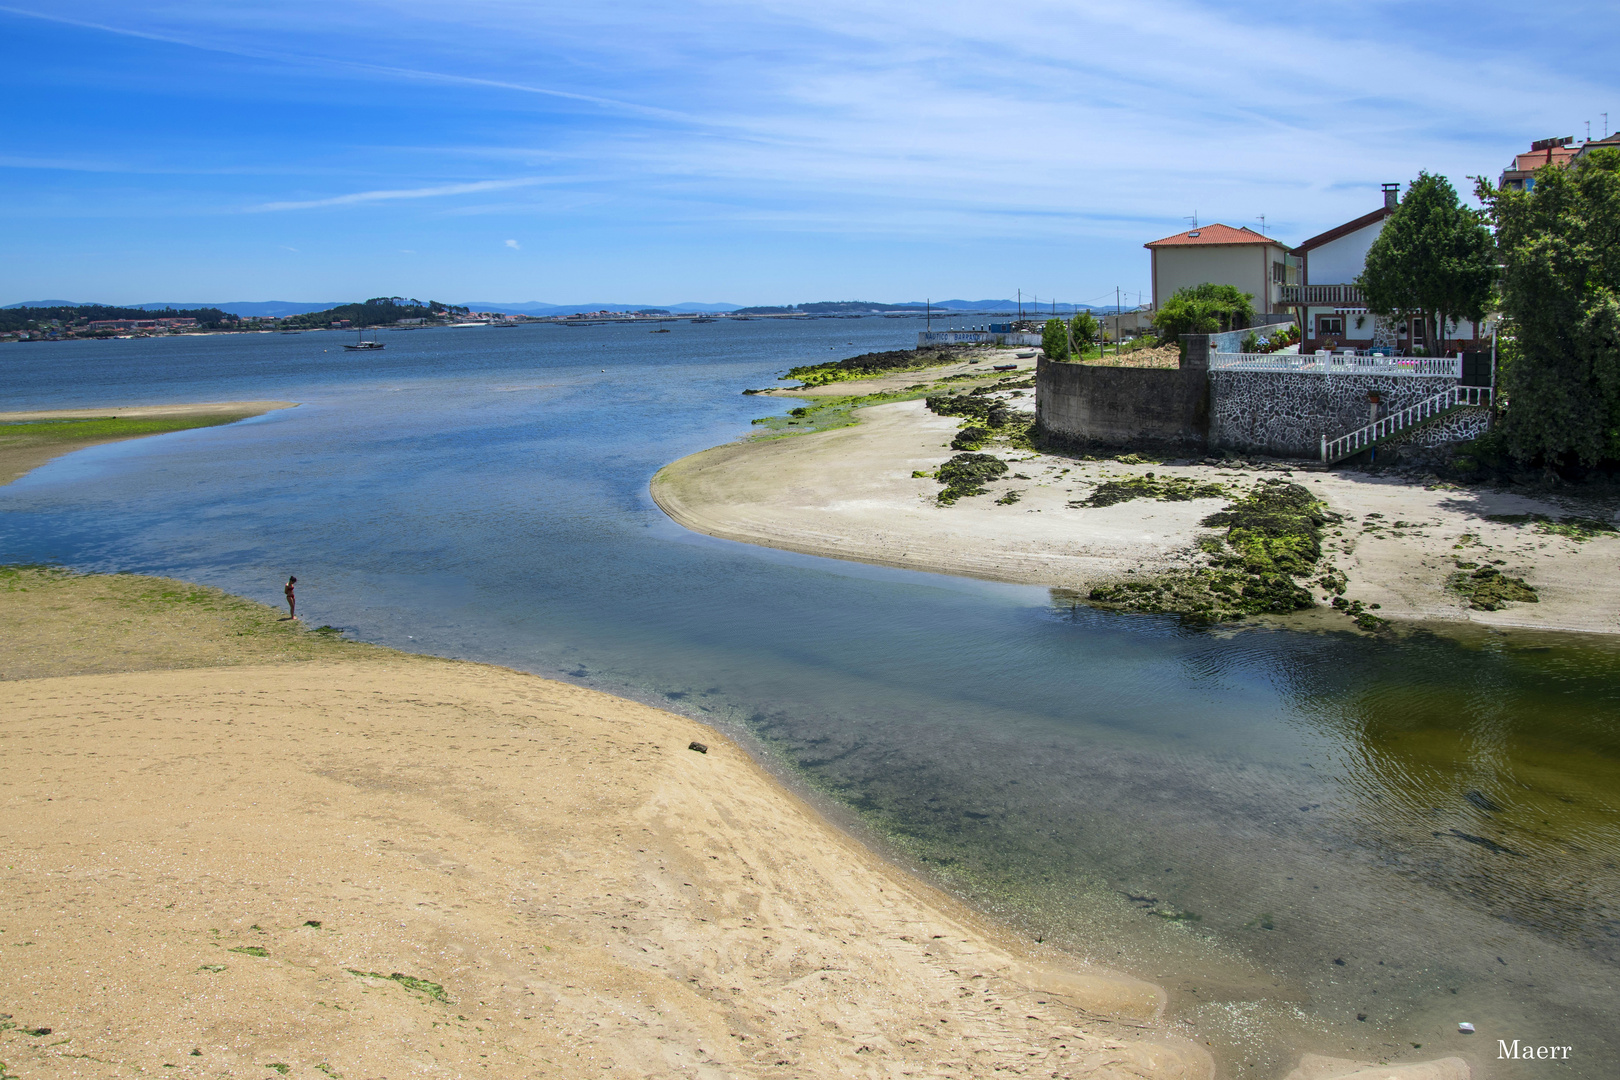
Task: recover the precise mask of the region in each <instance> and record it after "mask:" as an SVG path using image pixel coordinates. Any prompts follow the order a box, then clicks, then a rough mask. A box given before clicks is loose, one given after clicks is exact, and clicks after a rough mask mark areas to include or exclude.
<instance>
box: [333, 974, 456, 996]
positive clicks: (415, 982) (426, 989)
mask: <svg viewBox="0 0 1620 1080" xmlns="http://www.w3.org/2000/svg"><path fill="white" fill-rule="evenodd" d="M344 970H345V971H347V972H348V973H349V974H350V975H353V976H355V977H356V978H360V979H387V980H389V981H391V982H397V983H399V985H401V986H403V987H404V988H405V989H407V990H415V991H416V992H417V993H420V994H426V995H427V996H428V997H430V998H432V999H433V1000H434V1001H437V1002H441V1003H442V1004H445V1005H449V1004H450V998H449V997H448V996H447V995H446V994H445V992H444V986H443V985H441V984H440V983H436V982H428V981H427V980H426V979H418V978H417V977H416V976H414V975H404V974H401V973H400V972H398V971H396V972H394V973H393V974H392V975H384V974H383V973H382V972H380V971H360V970H358V969H357V968H345V969H344Z"/></svg>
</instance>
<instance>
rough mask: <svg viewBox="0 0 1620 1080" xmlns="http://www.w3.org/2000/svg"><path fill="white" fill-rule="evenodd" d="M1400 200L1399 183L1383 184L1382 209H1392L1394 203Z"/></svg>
mask: <svg viewBox="0 0 1620 1080" xmlns="http://www.w3.org/2000/svg"><path fill="white" fill-rule="evenodd" d="M1400 201H1401V185H1399V184H1385V185H1384V209H1385V210H1393V209H1395V204H1396V203H1398V202H1400Z"/></svg>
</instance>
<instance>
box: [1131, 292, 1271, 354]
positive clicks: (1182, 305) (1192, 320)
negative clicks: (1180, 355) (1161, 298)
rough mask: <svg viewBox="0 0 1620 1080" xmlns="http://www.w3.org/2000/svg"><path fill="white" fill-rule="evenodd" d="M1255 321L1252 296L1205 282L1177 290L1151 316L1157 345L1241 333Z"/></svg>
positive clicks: (1251, 294)
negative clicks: (1223, 332) (1189, 336)
mask: <svg viewBox="0 0 1620 1080" xmlns="http://www.w3.org/2000/svg"><path fill="white" fill-rule="evenodd" d="M1253 321H1254V294H1253V293H1246V292H1241V291H1240V290H1239V289H1238V287H1237V286H1236V285H1214V284H1211V283H1210V282H1207V281H1206V282H1204V284H1202V285H1193V286H1189V287H1187V288H1182V289H1177V290H1176V291H1175V293H1174V294H1173V295H1172V296H1171V297H1170V299H1168V300H1166V301H1165V302H1164V303H1163V304H1162V305H1161V306H1160V307H1159V310H1158V311H1157V312H1155V313H1154V315H1153V325H1154V327H1155V328H1156V329H1157V330H1158V331H1159V342H1160V343H1161V344H1164V345H1173V344H1176V343H1177V342H1179V341H1180V340H1181V335H1182V334H1213V333H1216V332H1217V331H1221V330H1240V329H1242V328H1243V327H1245V326H1248V325H1249V323H1251V322H1253Z"/></svg>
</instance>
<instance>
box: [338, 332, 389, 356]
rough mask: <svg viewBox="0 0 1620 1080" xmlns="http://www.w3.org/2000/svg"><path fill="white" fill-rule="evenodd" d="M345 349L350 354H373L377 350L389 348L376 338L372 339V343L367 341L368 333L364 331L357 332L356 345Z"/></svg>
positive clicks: (355, 336)
mask: <svg viewBox="0 0 1620 1080" xmlns="http://www.w3.org/2000/svg"><path fill="white" fill-rule="evenodd" d="M343 347H344V348H345V349H347V350H348V351H349V352H372V351H374V350H376V349H386V348H387V347H388V346H386V345H384V344H383V343H382V342H380V341H378V340H377V339H376V338H372V339H371V340H370V341H367V340H366V332H365V331H364V330H356V331H355V332H354V344H353V345H345V346H343Z"/></svg>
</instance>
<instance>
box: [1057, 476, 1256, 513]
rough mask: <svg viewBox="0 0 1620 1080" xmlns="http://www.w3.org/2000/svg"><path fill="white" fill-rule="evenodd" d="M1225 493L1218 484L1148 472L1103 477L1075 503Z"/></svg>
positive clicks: (1178, 498) (1179, 498)
mask: <svg viewBox="0 0 1620 1080" xmlns="http://www.w3.org/2000/svg"><path fill="white" fill-rule="evenodd" d="M1225 494H1226V489H1225V488H1224V487H1222V486H1221V485H1220V484H1209V483H1199V482H1198V481H1196V480H1192V479H1189V478H1185V477H1175V476H1165V477H1158V476H1155V475H1153V474H1152V473H1148V474H1147V475H1146V476H1133V477H1131V478H1129V479H1126V480H1104V481H1103V482H1102V483H1100V484H1098V485H1097V488H1096V490H1094V491H1093V492H1092V493H1091V494H1090V495H1089V496H1087V497H1086V498H1085V499H1084V500H1082V501H1081V502H1080V503H1078V504H1077V505H1080V506H1114V505H1117V504H1119V503H1122V502H1130V501H1131V500H1132V499H1158V500H1159V501H1160V502H1188V501H1190V500H1192V499H1219V498H1221V497H1223V496H1224V495H1225Z"/></svg>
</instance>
